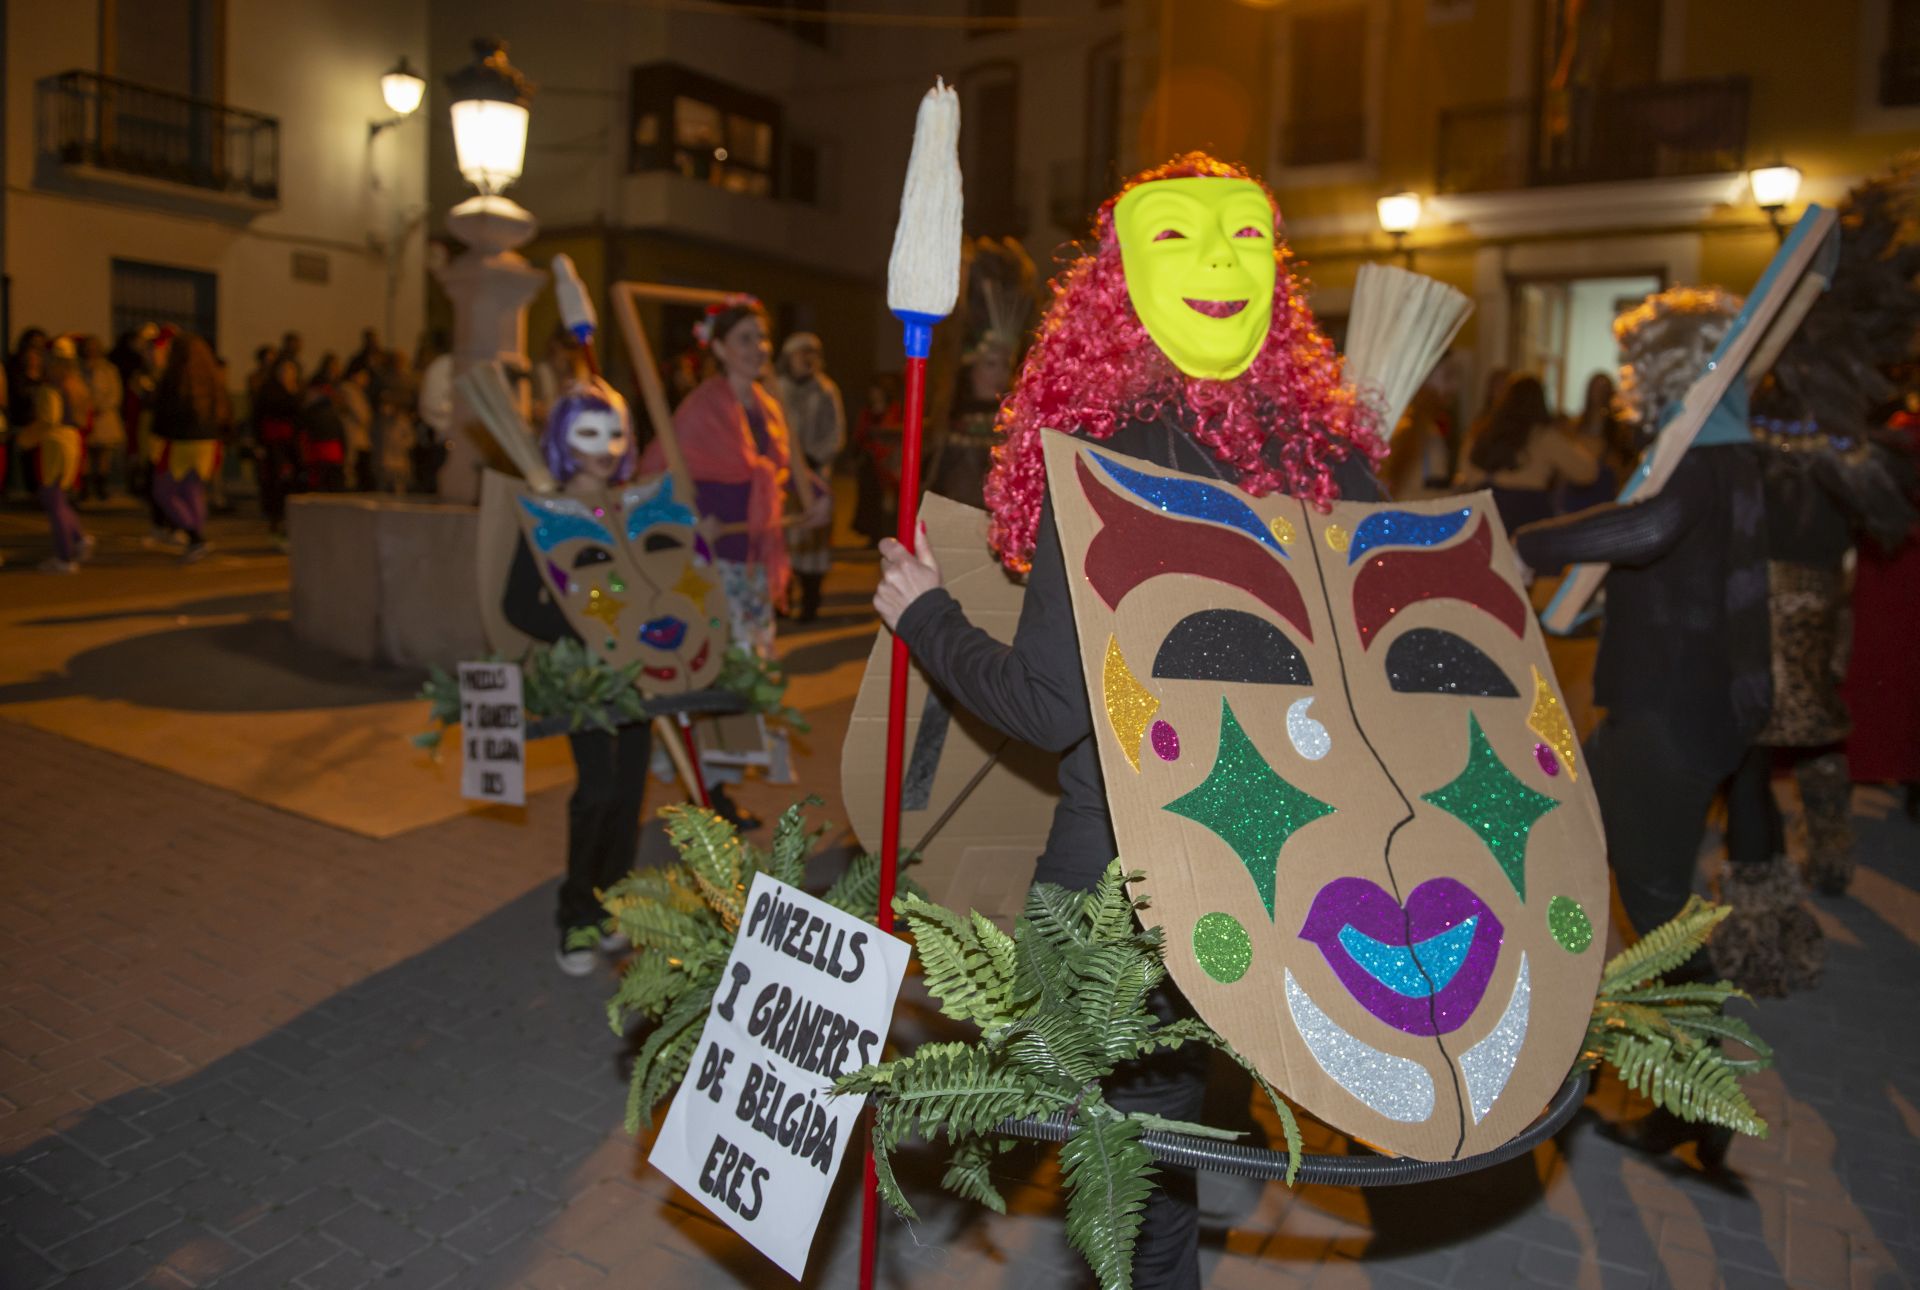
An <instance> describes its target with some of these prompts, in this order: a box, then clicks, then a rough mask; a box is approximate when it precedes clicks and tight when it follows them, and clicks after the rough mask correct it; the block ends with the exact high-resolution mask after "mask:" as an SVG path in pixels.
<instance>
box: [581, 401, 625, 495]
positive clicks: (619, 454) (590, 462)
mask: <svg viewBox="0 0 1920 1290" xmlns="http://www.w3.org/2000/svg"><path fill="white" fill-rule="evenodd" d="M630 446H631V440H630V439H629V438H628V434H627V423H626V419H625V418H624V417H622V416H621V415H620V414H619V413H617V412H615V411H613V410H612V409H611V408H587V409H585V410H584V411H582V412H580V413H579V414H577V415H576V416H575V417H574V418H573V422H572V424H571V425H569V426H568V427H567V451H568V452H569V453H571V454H572V455H573V464H574V466H575V467H576V468H577V469H579V471H580V472H581V473H582V474H585V475H588V476H590V477H592V478H594V479H597V480H599V481H600V482H601V483H603V484H604V483H607V482H608V481H610V480H611V479H612V478H613V477H614V475H615V474H617V473H618V472H619V470H620V463H621V462H622V461H624V460H625V459H626V455H627V449H628V448H629V447H630Z"/></svg>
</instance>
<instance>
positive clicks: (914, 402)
mask: <svg viewBox="0 0 1920 1290" xmlns="http://www.w3.org/2000/svg"><path fill="white" fill-rule="evenodd" d="M926 402H927V360H926V359H924V358H911V357H910V358H908V359H907V405H906V409H905V411H906V417H905V424H904V425H902V426H901V435H900V526H899V528H897V529H896V530H895V536H897V537H898V538H899V539H900V545H901V546H904V547H906V548H907V550H908V551H909V552H911V551H914V550H917V549H918V546H919V537H920V534H919V528H920V418H921V416H922V415H923V414H924V412H925V410H926ZM907 665H908V660H907V643H906V642H905V641H903V640H901V639H900V638H899V637H898V636H895V637H894V638H893V667H892V669H891V670H890V671H889V672H888V674H887V779H886V810H885V811H884V813H883V814H882V815H881V817H880V821H881V822H880V909H879V911H878V912H879V924H880V930H881V931H883V932H891V931H892V930H893V889H894V882H895V879H896V878H897V877H898V875H899V872H900V778H901V771H902V767H903V766H904V764H905V762H906V753H907ZM863 1174H864V1176H863V1180H862V1181H863V1186H862V1188H861V1194H860V1290H873V1272H874V1263H875V1261H876V1258H877V1257H878V1255H879V1239H880V1230H879V1228H880V1192H879V1182H878V1180H877V1179H876V1177H875V1175H874V1168H873V1146H872V1144H871V1143H869V1144H868V1146H867V1155H866V1168H865V1170H864V1171H863Z"/></svg>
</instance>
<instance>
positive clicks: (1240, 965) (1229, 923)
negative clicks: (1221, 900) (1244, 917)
mask: <svg viewBox="0 0 1920 1290" xmlns="http://www.w3.org/2000/svg"><path fill="white" fill-rule="evenodd" d="M1193 957H1194V958H1195V959H1196V960H1198V961H1199V964H1200V966H1201V967H1203V968H1205V969H1206V973H1207V975H1208V976H1210V977H1212V978H1213V979H1214V980H1216V981H1218V982H1220V984H1222V985H1232V984H1233V983H1234V982H1235V981H1238V980H1239V979H1240V978H1241V977H1243V976H1245V975H1246V974H1247V969H1248V968H1249V967H1251V966H1252V965H1253V942H1252V941H1250V940H1248V939H1247V929H1246V928H1244V927H1242V926H1240V920H1239V919H1237V918H1235V917H1234V916H1233V915H1232V914H1203V915H1201V918H1200V921H1199V922H1197V923H1195V924H1194V925H1193Z"/></svg>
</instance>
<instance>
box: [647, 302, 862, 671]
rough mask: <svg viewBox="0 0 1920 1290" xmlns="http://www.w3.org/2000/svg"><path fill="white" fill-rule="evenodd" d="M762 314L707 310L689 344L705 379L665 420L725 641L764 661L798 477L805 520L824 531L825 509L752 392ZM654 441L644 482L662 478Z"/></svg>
mask: <svg viewBox="0 0 1920 1290" xmlns="http://www.w3.org/2000/svg"><path fill="white" fill-rule="evenodd" d="M768 332H769V327H768V322H767V313H766V310H765V308H764V307H763V306H762V305H761V304H760V302H759V301H758V300H755V299H754V298H753V297H751V296H736V297H731V298H729V299H728V300H727V301H725V302H724V303H721V304H717V305H714V306H712V307H710V308H709V309H708V310H707V315H706V317H705V318H703V319H702V320H701V321H700V322H699V324H697V325H696V327H695V328H694V334H695V336H696V337H697V338H698V340H699V341H700V344H701V346H702V347H703V348H705V349H706V351H707V354H708V356H709V357H710V358H712V360H713V364H714V368H715V370H714V372H713V374H712V375H710V376H708V377H707V379H706V380H704V381H702V382H701V383H700V384H699V385H697V386H695V387H694V390H693V392H692V393H691V394H689V395H687V397H686V398H685V399H684V400H683V401H682V402H681V404H680V406H679V408H678V409H676V410H675V411H674V414H673V430H674V436H675V438H677V439H678V440H679V444H680V452H681V454H682V456H684V457H685V458H686V463H687V470H688V471H689V473H691V474H692V475H693V481H694V507H695V509H696V510H698V511H699V512H700V515H701V516H702V517H703V518H705V519H707V520H710V521H712V522H713V523H715V524H716V525H718V526H719V527H720V534H719V536H718V538H717V540H716V541H715V543H714V552H713V554H714V568H715V569H717V570H719V573H720V579H721V585H722V586H724V587H725V588H726V592H727V604H728V606H729V607H730V609H731V610H732V617H733V639H734V641H735V642H736V643H738V644H742V645H745V646H746V647H747V648H749V649H751V650H753V651H754V652H755V653H757V654H761V655H765V656H770V655H771V654H772V653H773V607H774V606H775V605H778V604H783V603H784V602H785V597H786V591H787V580H788V578H789V577H790V576H791V573H792V569H791V566H790V564H789V562H788V559H787V536H786V530H785V527H784V525H783V523H782V515H783V512H784V511H785V509H786V498H787V495H788V493H789V492H791V491H793V490H794V489H795V486H796V480H795V474H794V472H795V471H798V472H800V477H799V481H798V482H799V487H800V491H801V495H802V496H804V497H808V498H811V499H813V505H812V507H811V508H810V509H809V512H808V515H807V519H808V520H809V521H810V522H812V523H814V524H818V523H824V522H825V521H826V519H827V515H828V513H827V512H826V510H825V507H824V506H823V503H826V504H828V505H830V502H829V501H828V499H827V498H826V496H825V493H824V491H823V490H822V489H821V488H820V487H819V484H818V481H817V480H815V479H814V477H813V472H812V470H811V469H810V468H809V467H808V466H807V463H806V461H805V459H804V458H801V459H799V460H798V461H796V460H795V458H794V455H793V452H792V450H791V448H790V446H789V441H788V436H787V422H786V418H785V417H784V416H782V415H781V412H780V404H779V401H778V400H776V399H775V398H774V397H773V395H772V394H771V393H769V392H768V391H767V390H766V389H765V388H763V387H762V386H761V384H760V380H759V378H760V373H761V371H762V370H763V369H764V368H765V367H766V365H767V358H768V355H769V353H770V352H771V346H770V344H769V342H768ZM666 466H667V463H666V455H665V452H664V451H663V448H662V445H661V443H660V441H659V440H658V439H655V440H654V441H653V443H651V444H649V445H648V446H647V451H646V454H645V455H644V456H643V457H642V458H641V463H640V469H641V472H642V473H643V474H652V473H656V472H659V471H662V470H665V469H666Z"/></svg>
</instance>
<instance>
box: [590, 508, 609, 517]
mask: <svg viewBox="0 0 1920 1290" xmlns="http://www.w3.org/2000/svg"><path fill="white" fill-rule="evenodd" d="M593 513H594V514H595V515H599V516H603V517H604V516H605V515H606V513H607V508H606V507H604V506H596V507H594V508H593Z"/></svg>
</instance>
